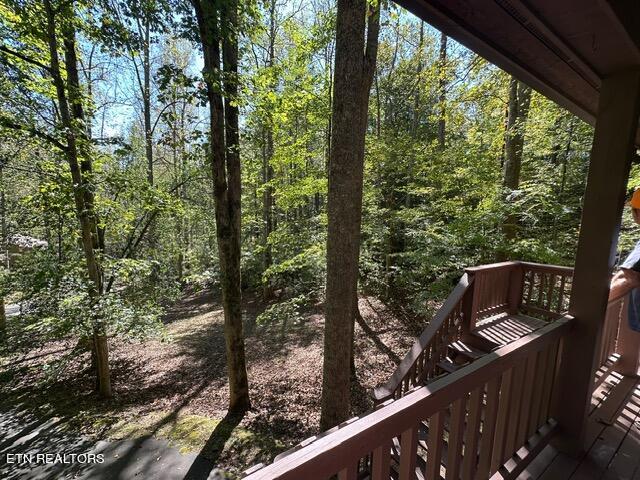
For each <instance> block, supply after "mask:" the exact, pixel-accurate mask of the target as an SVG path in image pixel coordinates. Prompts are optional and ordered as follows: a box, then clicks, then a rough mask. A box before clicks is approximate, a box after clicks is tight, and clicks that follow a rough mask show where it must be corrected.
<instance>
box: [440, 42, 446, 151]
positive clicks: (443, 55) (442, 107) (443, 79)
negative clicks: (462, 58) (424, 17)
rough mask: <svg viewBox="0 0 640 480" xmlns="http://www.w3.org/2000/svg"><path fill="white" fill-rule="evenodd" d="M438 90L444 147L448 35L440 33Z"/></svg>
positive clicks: (441, 139) (441, 134) (441, 136)
mask: <svg viewBox="0 0 640 480" xmlns="http://www.w3.org/2000/svg"><path fill="white" fill-rule="evenodd" d="M438 91H439V92H440V98H439V110H440V111H439V112H438V146H439V147H440V148H441V149H443V148H444V145H445V140H446V137H445V135H446V128H447V120H446V113H447V110H446V101H447V36H446V35H445V34H444V33H441V34H440V56H439V59H438Z"/></svg>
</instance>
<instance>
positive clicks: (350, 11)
mask: <svg viewBox="0 0 640 480" xmlns="http://www.w3.org/2000/svg"><path fill="white" fill-rule="evenodd" d="M379 12H380V11H379V4H376V5H375V7H370V8H369V11H367V1H366V0H338V13H337V23H336V55H335V80H334V82H335V83H334V95H333V115H332V118H333V120H332V135H331V137H332V144H331V161H330V164H329V201H328V217H329V225H328V235H327V287H326V304H325V336H324V364H323V377H322V414H321V419H320V427H321V429H323V430H325V429H328V428H331V427H333V426H334V425H337V424H338V423H340V422H342V421H344V420H346V419H347V418H348V417H349V410H350V360H351V353H352V348H353V320H354V298H356V296H357V285H358V258H359V252H360V224H361V220H362V182H363V169H364V146H365V145H364V143H365V133H366V125H367V107H368V103H369V90H370V88H371V82H372V79H373V72H374V71H375V61H376V55H377V47H378V29H379ZM367 18H368V28H365V27H366V19H367ZM365 29H366V36H367V41H366V49H365Z"/></svg>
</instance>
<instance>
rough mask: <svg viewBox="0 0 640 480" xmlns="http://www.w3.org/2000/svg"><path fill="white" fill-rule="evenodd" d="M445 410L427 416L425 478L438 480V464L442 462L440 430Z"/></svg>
mask: <svg viewBox="0 0 640 480" xmlns="http://www.w3.org/2000/svg"><path fill="white" fill-rule="evenodd" d="M445 415H446V411H445V410H440V411H439V412H438V413H436V414H434V415H432V416H431V418H429V436H428V438H427V466H426V468H425V472H424V474H425V477H426V479H427V480H440V465H441V464H442V444H443V442H444V440H443V438H442V432H443V430H444V420H445Z"/></svg>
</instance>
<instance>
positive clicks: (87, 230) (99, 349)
mask: <svg viewBox="0 0 640 480" xmlns="http://www.w3.org/2000/svg"><path fill="white" fill-rule="evenodd" d="M44 6H45V12H46V15H47V31H46V39H47V43H48V47H49V55H50V72H51V76H52V80H53V84H54V86H55V90H56V97H57V101H58V109H59V112H60V119H61V122H62V125H63V127H64V130H65V132H66V140H67V145H66V149H65V155H66V158H67V162H68V164H69V170H70V172H71V179H72V182H73V197H74V203H75V209H76V215H77V216H78V219H79V222H80V236H81V240H82V250H83V253H84V257H85V262H86V267H87V274H88V277H89V282H90V290H89V293H90V296H91V298H92V300H93V301H94V302H95V301H97V299H98V298H99V296H100V295H101V294H102V288H103V285H102V272H101V269H100V265H99V263H98V258H97V256H96V251H95V250H96V247H97V244H98V241H97V235H96V234H95V233H96V231H95V225H96V223H97V222H95V216H94V210H93V193H92V191H91V185H90V184H89V183H88V182H87V181H86V176H87V175H88V174H90V172H91V159H90V157H89V155H88V153H89V152H88V151H87V150H88V145H87V144H86V142H85V143H83V142H82V140H83V139H82V137H83V136H84V134H83V132H84V127H83V120H84V117H83V112H82V100H81V96H80V84H79V80H78V71H77V58H76V53H75V38H74V37H75V32H74V31H73V27H72V24H71V22H70V21H69V20H70V19H71V18H72V16H73V2H70V3H68V4H67V5H66V7H65V9H64V10H63V11H62V13H66V14H67V17H66V18H67V22H68V23H66V24H65V26H64V28H63V37H64V39H63V42H64V47H65V64H66V65H65V66H66V74H67V75H66V77H67V87H66V88H65V83H64V80H63V77H62V73H61V69H60V60H59V57H58V39H57V33H56V18H55V15H56V14H55V13H54V9H53V8H52V5H51V1H50V0H44ZM67 92H68V93H67ZM68 97H69V98H68ZM69 105H71V108H70V107H69ZM72 115H73V118H72ZM78 137H80V141H78ZM79 152H82V153H83V155H82V157H81V159H79ZM93 329H94V331H93V342H94V351H95V358H96V369H97V372H96V373H97V386H98V391H99V393H100V394H101V395H102V396H104V397H110V396H111V395H112V390H111V376H110V372H109V353H108V344H107V338H106V331H105V328H104V325H99V324H97V323H96V322H94V326H93Z"/></svg>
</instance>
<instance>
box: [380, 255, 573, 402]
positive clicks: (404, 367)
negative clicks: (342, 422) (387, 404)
mask: <svg viewBox="0 0 640 480" xmlns="http://www.w3.org/2000/svg"><path fill="white" fill-rule="evenodd" d="M529 273H531V278H529V277H527V275H528V274H529ZM572 275H573V269H572V268H570V267H561V266H556V265H543V264H539V263H532V262H521V261H508V262H500V263H492V264H488V265H480V266H477V267H469V268H466V269H465V274H464V275H463V276H462V278H461V279H460V281H459V282H458V284H457V285H456V287H455V288H454V289H453V291H452V292H451V294H450V295H449V296H448V297H447V299H446V300H445V302H444V304H443V305H442V307H441V308H440V309H439V310H438V312H437V313H436V315H435V316H434V318H433V319H432V320H431V322H429V324H428V325H427V326H426V327H425V329H424V330H423V332H422V333H421V334H420V337H419V338H417V339H416V341H415V342H414V344H413V345H412V347H411V349H410V350H409V351H408V352H407V354H406V355H405V357H404V359H403V360H402V362H400V364H399V365H398V366H397V368H396V370H395V371H394V372H393V374H392V376H391V378H389V380H387V382H386V383H385V384H384V385H382V386H379V387H377V388H375V389H374V390H373V399H374V402H375V403H376V404H379V403H381V402H384V401H386V400H388V399H390V398H399V397H400V396H402V395H404V394H405V393H406V392H407V391H409V390H410V389H411V388H413V387H415V386H419V385H421V384H423V383H424V381H425V380H428V379H431V378H434V377H435V376H436V375H437V374H438V369H437V364H438V362H439V361H440V360H442V359H443V358H444V357H445V356H446V347H447V343H450V342H451V341H456V340H459V339H460V337H461V336H462V334H463V333H464V332H469V331H471V330H473V329H474V328H475V323H476V320H477V319H479V318H484V317H486V316H490V315H494V314H498V313H501V312H504V311H508V312H509V313H517V311H518V309H519V308H520V307H521V306H522V307H523V308H524V310H525V311H526V313H530V314H532V315H534V316H537V317H542V318H545V319H555V318H559V317H561V316H562V315H563V314H564V313H566V309H563V308H561V307H563V305H564V301H565V299H567V298H568V296H567V295H566V291H565V290H566V289H567V287H569V286H570V285H571V282H570V280H567V278H569V277H571V276H572ZM536 279H538V280H539V282H541V284H540V285H538V284H536V285H534V283H535V281H536ZM545 279H546V280H547V283H546V284H545ZM474 282H475V285H474V286H473V288H472V284H474ZM525 282H529V283H528V284H527V285H528V286H529V288H528V289H525V288H524V287H525ZM556 283H557V285H556ZM536 288H537V290H536V291H535V293H536V295H535V298H531V295H532V292H533V291H534V289H536ZM525 290H526V291H525ZM543 290H544V291H543ZM523 294H524V295H525V296H526V297H523ZM463 304H464V305H463Z"/></svg>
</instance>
